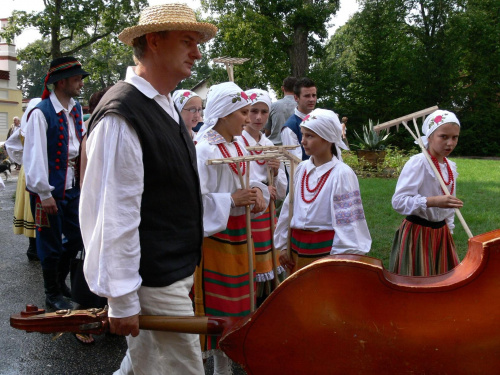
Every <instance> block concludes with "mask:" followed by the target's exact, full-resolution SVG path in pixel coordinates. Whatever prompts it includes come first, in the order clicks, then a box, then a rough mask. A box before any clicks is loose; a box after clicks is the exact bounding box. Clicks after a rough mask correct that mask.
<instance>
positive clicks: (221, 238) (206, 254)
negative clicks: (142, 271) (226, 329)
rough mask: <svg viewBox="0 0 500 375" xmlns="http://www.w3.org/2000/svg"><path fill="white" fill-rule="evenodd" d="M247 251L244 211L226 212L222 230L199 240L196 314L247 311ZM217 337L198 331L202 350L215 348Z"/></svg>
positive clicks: (248, 305)
mask: <svg viewBox="0 0 500 375" xmlns="http://www.w3.org/2000/svg"><path fill="white" fill-rule="evenodd" d="M247 251H248V250H247V237H246V219H245V215H241V216H230V217H229V221H228V224H227V228H226V229H225V230H224V231H222V232H219V233H217V234H215V235H213V236H210V237H207V238H205V239H204V240H203V251H202V259H201V263H200V266H199V267H197V269H196V272H195V290H194V301H195V314H196V316H246V315H248V314H250V283H249V273H248V253H247ZM254 265H255V256H254ZM254 268H255V267H254ZM254 276H255V269H254ZM254 288H255V284H254ZM218 339H219V337H217V336H204V335H201V345H202V350H203V351H210V350H213V349H218V342H219V340H218Z"/></svg>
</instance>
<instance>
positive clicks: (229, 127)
mask: <svg viewBox="0 0 500 375" xmlns="http://www.w3.org/2000/svg"><path fill="white" fill-rule="evenodd" d="M249 111H250V104H249V105H247V106H245V107H243V108H240V109H238V110H236V111H234V112H233V113H231V114H230V115H227V116H226V117H225V120H226V122H225V128H226V131H227V133H228V134H229V135H230V136H232V137H235V136H237V135H241V132H242V131H243V127H244V126H245V125H248V124H249V123H250V118H249V117H248V113H249Z"/></svg>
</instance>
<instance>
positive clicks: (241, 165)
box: [217, 142, 247, 176]
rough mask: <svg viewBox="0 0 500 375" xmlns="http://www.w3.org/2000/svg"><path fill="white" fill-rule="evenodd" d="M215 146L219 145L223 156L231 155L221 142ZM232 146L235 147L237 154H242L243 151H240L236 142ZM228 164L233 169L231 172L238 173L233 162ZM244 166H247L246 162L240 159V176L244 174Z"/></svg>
mask: <svg viewBox="0 0 500 375" xmlns="http://www.w3.org/2000/svg"><path fill="white" fill-rule="evenodd" d="M217 147H219V150H220V152H221V154H222V156H224V157H225V158H230V157H231V154H230V153H229V151H228V149H227V148H226V146H224V144H223V143H218V144H217ZM234 147H236V152H237V153H238V156H243V152H242V151H241V148H240V146H239V145H238V142H234ZM229 166H230V167H231V169H232V170H233V172H234V173H235V174H238V169H237V168H236V164H235V163H231V164H229ZM246 166H247V163H245V162H243V161H240V169H241V175H242V176H244V175H245V171H246V169H247V168H246Z"/></svg>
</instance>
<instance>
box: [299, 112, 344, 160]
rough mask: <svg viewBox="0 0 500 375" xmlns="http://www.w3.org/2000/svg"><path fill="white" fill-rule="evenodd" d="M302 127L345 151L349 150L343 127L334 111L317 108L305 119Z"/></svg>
mask: <svg viewBox="0 0 500 375" xmlns="http://www.w3.org/2000/svg"><path fill="white" fill-rule="evenodd" d="M300 126H303V127H304V128H307V129H309V130H312V131H313V132H315V133H316V134H317V135H319V136H320V137H321V138H323V139H325V140H327V141H328V142H331V143H335V144H336V145H337V146H338V147H341V148H343V149H344V150H348V149H349V148H348V147H347V146H346V144H345V143H344V141H343V140H342V125H340V121H339V117H338V116H337V115H336V114H335V112H333V111H329V110H328V109H322V108H316V109H315V110H314V111H312V112H311V113H309V114H308V115H307V116H306V117H304V120H303V121H302V122H301V124H300Z"/></svg>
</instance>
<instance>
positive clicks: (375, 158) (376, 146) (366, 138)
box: [354, 119, 392, 168]
mask: <svg viewBox="0 0 500 375" xmlns="http://www.w3.org/2000/svg"><path fill="white" fill-rule="evenodd" d="M377 125H378V123H377ZM354 136H355V137H356V140H357V141H358V143H357V144H354V146H355V147H356V148H357V150H356V155H357V156H358V160H359V159H361V158H363V159H365V160H366V161H367V162H368V163H370V165H371V166H372V167H374V168H375V167H376V166H377V164H378V163H381V162H383V161H384V159H385V154H386V152H385V151H384V150H385V147H386V144H387V142H388V141H389V139H390V138H391V137H392V134H390V133H389V132H388V131H387V130H386V129H384V130H381V131H380V132H376V131H375V130H373V121H372V120H371V119H370V120H368V126H366V125H363V136H360V135H359V134H358V133H357V132H356V131H354Z"/></svg>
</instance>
